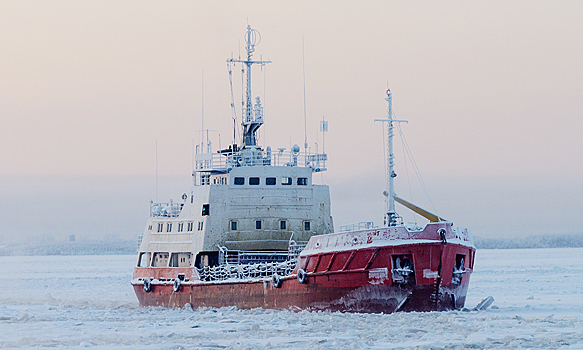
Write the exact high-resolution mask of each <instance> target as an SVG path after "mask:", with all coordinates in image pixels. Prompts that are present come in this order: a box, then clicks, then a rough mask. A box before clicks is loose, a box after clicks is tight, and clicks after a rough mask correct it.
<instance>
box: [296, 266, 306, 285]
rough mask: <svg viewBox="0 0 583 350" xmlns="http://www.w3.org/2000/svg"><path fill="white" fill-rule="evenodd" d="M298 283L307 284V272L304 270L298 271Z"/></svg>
mask: <svg viewBox="0 0 583 350" xmlns="http://www.w3.org/2000/svg"><path fill="white" fill-rule="evenodd" d="M298 282H300V284H304V283H306V271H304V270H303V269H299V270H298Z"/></svg>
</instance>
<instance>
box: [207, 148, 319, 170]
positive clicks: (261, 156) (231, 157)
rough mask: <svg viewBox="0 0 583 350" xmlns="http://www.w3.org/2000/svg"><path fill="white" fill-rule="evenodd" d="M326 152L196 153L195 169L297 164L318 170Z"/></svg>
mask: <svg viewBox="0 0 583 350" xmlns="http://www.w3.org/2000/svg"><path fill="white" fill-rule="evenodd" d="M327 160H328V156H327V155H326V154H323V153H320V154H314V153H309V154H307V155H306V154H304V153H299V154H294V153H292V152H291V151H275V152H265V151H263V152H258V153H255V154H254V155H253V156H251V157H245V156H242V155H241V152H237V153H233V154H222V153H203V154H197V155H196V161H195V171H198V172H205V171H220V172H227V171H229V170H230V169H232V168H234V167H238V166H267V165H275V166H298V167H308V168H312V171H314V172H319V171H325V170H326V161H327Z"/></svg>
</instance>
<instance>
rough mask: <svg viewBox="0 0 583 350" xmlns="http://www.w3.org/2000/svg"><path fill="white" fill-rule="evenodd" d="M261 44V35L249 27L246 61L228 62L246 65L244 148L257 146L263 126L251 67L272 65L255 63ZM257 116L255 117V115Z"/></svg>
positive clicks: (231, 60)
mask: <svg viewBox="0 0 583 350" xmlns="http://www.w3.org/2000/svg"><path fill="white" fill-rule="evenodd" d="M259 42H261V35H260V34H259V32H258V31H257V30H255V29H252V28H251V26H250V25H247V33H246V34H245V43H246V45H245V50H246V51H247V58H246V60H241V59H237V60H235V59H233V58H230V59H228V60H227V62H230V63H242V64H244V65H245V73H246V74H245V78H246V79H245V80H246V89H245V108H244V111H243V114H244V116H243V122H242V125H243V140H244V141H243V142H244V146H257V137H256V132H257V129H259V127H260V126H261V125H263V113H262V107H261V103H260V101H259V97H258V98H257V104H256V106H255V107H256V108H255V113H253V112H254V106H253V98H252V95H251V66H252V65H253V64H259V65H261V66H263V65H265V64H267V63H271V61H262V60H259V61H253V59H252V58H253V52H255V45H258V44H259ZM254 114H255V115H254Z"/></svg>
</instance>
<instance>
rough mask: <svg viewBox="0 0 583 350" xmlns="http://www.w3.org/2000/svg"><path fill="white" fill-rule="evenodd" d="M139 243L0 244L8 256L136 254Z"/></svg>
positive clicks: (0, 250)
mask: <svg viewBox="0 0 583 350" xmlns="http://www.w3.org/2000/svg"><path fill="white" fill-rule="evenodd" d="M136 248H137V243H136V241H135V240H131V241H121V240H117V241H86V242H51V243H46V242H45V243H36V244H31V243H11V244H6V245H2V244H0V256H8V255H119V254H136Z"/></svg>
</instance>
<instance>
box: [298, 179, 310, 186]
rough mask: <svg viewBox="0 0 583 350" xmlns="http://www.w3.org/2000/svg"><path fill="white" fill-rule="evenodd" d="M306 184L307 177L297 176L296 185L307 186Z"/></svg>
mask: <svg viewBox="0 0 583 350" xmlns="http://www.w3.org/2000/svg"><path fill="white" fill-rule="evenodd" d="M307 185H308V178H307V177H298V186H307Z"/></svg>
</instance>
